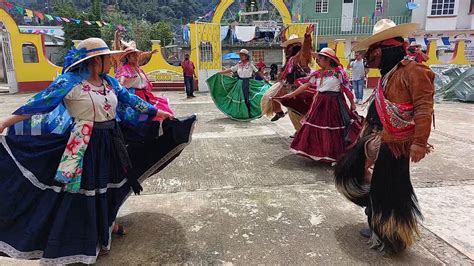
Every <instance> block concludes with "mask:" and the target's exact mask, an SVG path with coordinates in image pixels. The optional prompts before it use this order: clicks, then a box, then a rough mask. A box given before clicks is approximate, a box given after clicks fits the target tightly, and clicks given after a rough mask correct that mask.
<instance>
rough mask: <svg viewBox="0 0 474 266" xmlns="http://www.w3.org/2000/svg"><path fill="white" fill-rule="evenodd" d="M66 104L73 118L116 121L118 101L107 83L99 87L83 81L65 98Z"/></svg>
mask: <svg viewBox="0 0 474 266" xmlns="http://www.w3.org/2000/svg"><path fill="white" fill-rule="evenodd" d="M64 103H65V105H66V108H67V109H68V111H69V114H70V115H71V117H74V118H77V119H82V120H87V121H93V122H105V121H109V120H112V119H115V116H116V109H117V104H118V100H117V95H115V92H114V90H113V89H112V87H111V86H110V85H109V84H107V83H106V82H105V81H103V84H102V86H100V87H97V86H94V85H92V84H91V83H89V82H88V81H87V80H83V81H82V82H81V83H79V84H77V85H76V86H75V87H74V88H73V89H72V90H71V91H70V92H69V93H68V94H67V95H66V97H64Z"/></svg>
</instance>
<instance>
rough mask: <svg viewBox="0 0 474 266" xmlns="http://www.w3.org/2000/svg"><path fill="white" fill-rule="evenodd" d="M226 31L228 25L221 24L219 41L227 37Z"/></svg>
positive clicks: (227, 30)
mask: <svg viewBox="0 0 474 266" xmlns="http://www.w3.org/2000/svg"><path fill="white" fill-rule="evenodd" d="M227 33H229V26H221V42H222V41H223V40H224V39H225V37H227Z"/></svg>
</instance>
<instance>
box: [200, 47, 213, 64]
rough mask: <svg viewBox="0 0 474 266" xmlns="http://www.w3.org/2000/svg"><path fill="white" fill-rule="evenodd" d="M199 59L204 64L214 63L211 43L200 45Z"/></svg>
mask: <svg viewBox="0 0 474 266" xmlns="http://www.w3.org/2000/svg"><path fill="white" fill-rule="evenodd" d="M199 59H200V60H201V61H202V62H212V44H211V43H209V42H202V43H201V45H199Z"/></svg>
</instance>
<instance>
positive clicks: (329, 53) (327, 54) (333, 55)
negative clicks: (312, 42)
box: [317, 47, 341, 65]
mask: <svg viewBox="0 0 474 266" xmlns="http://www.w3.org/2000/svg"><path fill="white" fill-rule="evenodd" d="M317 55H322V56H325V57H327V58H329V59H332V60H333V61H334V62H336V63H337V64H338V65H340V64H341V62H340V61H339V58H338V57H337V55H336V52H335V51H334V50H333V49H331V48H329V47H325V48H323V49H321V51H319V52H318V53H317Z"/></svg>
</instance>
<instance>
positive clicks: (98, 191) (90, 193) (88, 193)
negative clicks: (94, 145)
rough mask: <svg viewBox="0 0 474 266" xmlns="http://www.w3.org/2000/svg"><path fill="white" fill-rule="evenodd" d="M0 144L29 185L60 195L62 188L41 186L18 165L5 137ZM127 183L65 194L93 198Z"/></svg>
mask: <svg viewBox="0 0 474 266" xmlns="http://www.w3.org/2000/svg"><path fill="white" fill-rule="evenodd" d="M0 143H2V145H3V147H5V150H6V151H7V152H8V154H9V155H10V157H11V158H12V159H13V161H14V162H15V164H16V166H17V167H18V169H20V171H21V173H22V174H23V176H24V177H25V178H26V179H28V180H29V181H30V182H31V184H33V185H34V186H35V187H37V188H39V189H41V190H46V189H51V190H53V191H54V192H56V193H61V192H63V191H62V187H58V186H48V185H46V184H43V183H41V182H40V181H39V180H38V178H36V176H35V175H34V174H33V173H32V172H30V171H29V170H28V169H26V168H25V167H24V166H23V165H21V164H20V162H18V160H17V159H16V158H15V156H14V155H13V153H12V151H11V149H10V147H9V146H8V143H7V141H6V139H5V136H0ZM126 183H127V179H126V178H124V179H123V180H122V181H121V182H120V183H109V184H107V187H105V188H98V189H94V190H85V189H80V190H78V191H67V193H73V194H82V195H86V196H89V197H93V196H95V195H96V194H104V193H107V190H108V189H114V188H121V187H122V186H123V185H125V184H126Z"/></svg>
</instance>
